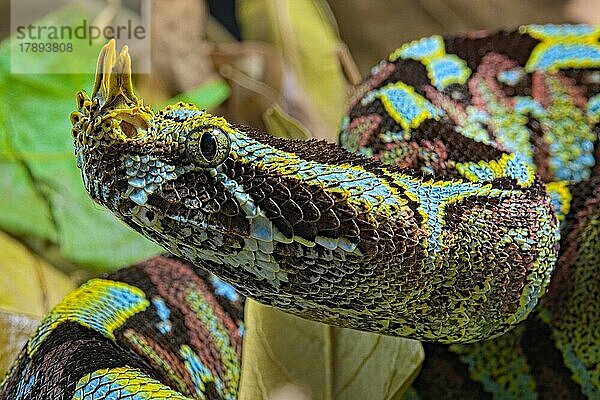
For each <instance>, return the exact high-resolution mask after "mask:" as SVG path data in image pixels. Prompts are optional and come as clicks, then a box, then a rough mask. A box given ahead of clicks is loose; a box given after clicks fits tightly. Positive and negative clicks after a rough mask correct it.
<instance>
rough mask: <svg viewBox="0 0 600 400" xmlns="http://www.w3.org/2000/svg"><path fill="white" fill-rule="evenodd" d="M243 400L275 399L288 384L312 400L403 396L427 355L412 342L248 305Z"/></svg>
mask: <svg viewBox="0 0 600 400" xmlns="http://www.w3.org/2000/svg"><path fill="white" fill-rule="evenodd" d="M246 327H247V331H246V336H245V338H244V354H243V359H242V378H241V384H240V397H239V398H240V400H257V399H264V400H267V399H272V398H274V397H277V395H278V393H280V392H281V391H282V390H284V389H286V388H289V387H296V388H302V390H303V391H304V392H305V393H306V394H307V396H308V397H309V398H311V399H313V400H321V399H323V400H333V399H344V400H353V399H356V400H366V399H368V400H383V399H386V400H387V399H400V398H401V395H402V393H403V392H404V391H405V390H406V389H407V388H408V386H409V385H410V384H411V382H412V381H413V379H414V378H415V377H416V374H417V373H418V372H419V369H420V367H421V363H422V361H423V357H424V353H423V348H422V347H421V344H420V343H419V342H417V341H414V340H408V339H402V338H394V337H390V336H382V335H377V334H373V333H365V332H359V331H355V330H351V329H343V328H336V327H331V326H328V325H325V324H321V323H318V322H312V321H307V320H304V319H301V318H298V317H295V316H293V315H290V314H287V313H284V312H282V311H279V310H277V309H275V308H272V307H268V306H264V305H261V304H259V303H257V302H254V301H252V300H248V301H247V303H246Z"/></svg>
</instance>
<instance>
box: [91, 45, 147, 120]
mask: <svg viewBox="0 0 600 400" xmlns="http://www.w3.org/2000/svg"><path fill="white" fill-rule="evenodd" d="M92 99H98V102H99V104H100V106H101V107H103V108H105V107H110V108H112V109H118V108H127V107H130V106H133V105H137V104H138V102H139V100H138V98H137V96H136V95H135V93H134V91H133V84H132V81H131V56H130V55H129V48H128V47H127V46H123V48H122V49H121V52H120V53H119V54H118V55H117V50H116V41H115V39H111V40H110V41H109V42H108V43H107V44H106V45H104V47H103V48H102V50H101V51H100V55H99V57H98V64H97V66H96V79H95V81H94V90H93V91H92Z"/></svg>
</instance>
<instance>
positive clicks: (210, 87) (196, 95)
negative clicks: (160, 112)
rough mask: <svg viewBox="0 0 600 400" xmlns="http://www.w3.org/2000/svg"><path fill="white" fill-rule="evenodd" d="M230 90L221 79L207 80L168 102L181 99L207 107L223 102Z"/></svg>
mask: <svg viewBox="0 0 600 400" xmlns="http://www.w3.org/2000/svg"><path fill="white" fill-rule="evenodd" d="M230 93H231V90H230V89H229V85H227V82H225V81H224V80H222V79H219V80H215V81H212V82H207V83H205V84H203V85H201V86H199V87H197V88H195V89H192V90H189V91H187V92H184V93H181V94H180V95H177V96H175V97H174V98H173V99H171V100H169V102H168V104H172V103H176V102H178V101H183V102H186V103H194V104H195V105H196V106H198V108H202V109H209V108H214V107H216V106H218V105H219V104H221V103H223V102H224V101H225V100H227V98H228V97H229V95H230Z"/></svg>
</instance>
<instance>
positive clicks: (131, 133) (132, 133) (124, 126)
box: [119, 121, 138, 138]
mask: <svg viewBox="0 0 600 400" xmlns="http://www.w3.org/2000/svg"><path fill="white" fill-rule="evenodd" d="M119 127H120V128H121V131H122V132H123V133H124V134H125V136H127V137H128V138H135V137H137V136H138V131H137V129H136V128H135V126H133V125H132V124H130V123H129V122H127V121H121V123H120V124H119Z"/></svg>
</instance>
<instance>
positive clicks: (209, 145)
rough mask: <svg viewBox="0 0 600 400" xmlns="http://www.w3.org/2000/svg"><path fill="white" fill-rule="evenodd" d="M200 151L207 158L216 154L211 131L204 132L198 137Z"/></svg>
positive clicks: (215, 145) (215, 142)
mask: <svg viewBox="0 0 600 400" xmlns="http://www.w3.org/2000/svg"><path fill="white" fill-rule="evenodd" d="M200 151H202V155H203V156H204V158H206V159H207V160H209V161H210V160H212V159H213V158H215V155H216V154H217V141H216V140H215V137H214V136H213V135H212V133H205V134H204V135H202V138H201V139H200Z"/></svg>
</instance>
